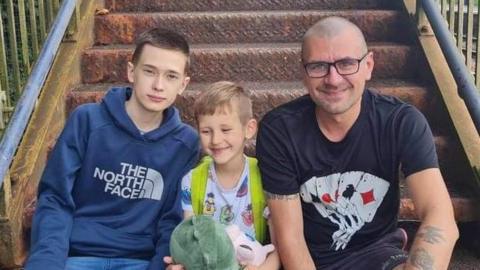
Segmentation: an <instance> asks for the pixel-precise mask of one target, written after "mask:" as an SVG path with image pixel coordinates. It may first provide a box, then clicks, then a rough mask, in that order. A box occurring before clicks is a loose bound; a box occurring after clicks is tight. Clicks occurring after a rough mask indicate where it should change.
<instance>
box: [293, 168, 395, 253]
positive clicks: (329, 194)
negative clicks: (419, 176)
mask: <svg viewBox="0 0 480 270" xmlns="http://www.w3.org/2000/svg"><path fill="white" fill-rule="evenodd" d="M389 186H390V183H389V182H387V181H385V180H384V179H382V178H379V177H377V176H375V175H372V174H369V173H366V172H361V171H351V172H345V173H335V174H331V175H327V176H322V177H315V176H314V177H312V178H310V179H309V180H308V181H306V182H305V183H303V185H302V186H301V187H300V196H301V197H302V200H303V201H304V202H306V203H312V204H313V205H314V206H315V209H317V211H318V212H319V213H320V215H321V216H322V217H324V218H328V219H329V220H330V221H331V222H332V223H334V224H337V225H338V230H337V231H336V232H334V233H333V234H332V241H333V242H332V247H334V248H335V250H339V249H345V247H346V246H347V244H348V242H350V239H351V238H352V236H353V235H354V234H355V233H356V232H357V231H358V230H360V229H361V228H362V227H363V226H364V225H365V223H367V222H371V221H372V220H373V217H374V216H375V213H376V211H377V209H378V207H379V206H380V204H381V203H382V201H383V198H384V197H385V194H386V193H387V191H388V188H389Z"/></svg>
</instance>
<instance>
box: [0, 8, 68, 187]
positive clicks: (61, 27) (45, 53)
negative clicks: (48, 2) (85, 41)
mask: <svg viewBox="0 0 480 270" xmlns="http://www.w3.org/2000/svg"><path fill="white" fill-rule="evenodd" d="M75 7H76V0H65V1H63V2H62V5H61V7H60V9H59V11H58V13H57V16H56V18H55V21H54V23H53V26H52V30H51V31H50V33H49V34H48V36H47V38H46V40H45V43H44V45H43V48H42V50H41V52H40V55H39V57H38V60H37V62H36V63H35V65H34V66H33V69H32V73H31V75H30V77H29V78H28V81H27V83H26V85H25V89H24V91H23V94H22V96H21V97H20V99H19V101H18V103H17V105H16V107H15V111H14V112H13V115H12V118H11V120H10V124H9V125H8V127H7V130H6V131H5V133H4V135H3V138H2V141H1V142H0V187H2V184H3V180H4V178H5V176H6V175H7V171H8V169H9V168H10V165H11V162H12V159H13V156H14V154H15V151H16V149H17V147H18V145H19V143H20V140H21V138H22V134H23V133H24V131H25V128H26V126H27V123H28V120H29V118H30V116H31V114H32V112H33V109H34V106H35V102H36V101H37V99H38V96H39V94H40V90H41V88H42V86H43V84H44V83H45V80H46V78H47V75H48V72H49V71H50V68H51V67H52V63H53V60H54V59H55V55H56V54H57V51H58V48H59V47H60V43H61V41H62V38H63V36H64V34H65V32H66V30H67V27H68V24H69V22H70V19H71V18H72V14H73V12H74V10H75Z"/></svg>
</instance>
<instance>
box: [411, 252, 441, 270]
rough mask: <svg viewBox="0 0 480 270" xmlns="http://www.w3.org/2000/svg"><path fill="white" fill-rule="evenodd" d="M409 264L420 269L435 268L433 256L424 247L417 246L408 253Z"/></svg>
mask: <svg viewBox="0 0 480 270" xmlns="http://www.w3.org/2000/svg"><path fill="white" fill-rule="evenodd" d="M409 261H410V264H411V265H413V266H415V267H416V268H418V269H420V270H435V268H433V257H432V255H430V253H428V251H426V250H425V249H424V248H418V249H416V250H414V251H413V252H411V253H410V257H409Z"/></svg>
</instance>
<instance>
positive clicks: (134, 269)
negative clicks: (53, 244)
mask: <svg viewBox="0 0 480 270" xmlns="http://www.w3.org/2000/svg"><path fill="white" fill-rule="evenodd" d="M148 264H149V262H148V261H144V260H138V259H124V258H101V257H69V258H68V259H67V264H66V266H65V270H146V269H147V268H148Z"/></svg>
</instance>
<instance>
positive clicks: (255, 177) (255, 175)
mask: <svg viewBox="0 0 480 270" xmlns="http://www.w3.org/2000/svg"><path fill="white" fill-rule="evenodd" d="M248 167H249V170H250V192H251V193H252V194H251V200H252V212H253V225H254V227H255V236H256V238H257V240H258V241H259V242H260V243H264V241H265V239H266V233H267V221H266V220H265V218H264V217H263V211H264V209H265V205H266V203H265V195H264V193H263V187H262V179H261V177H260V170H259V169H258V166H257V159H255V158H251V157H249V158H248Z"/></svg>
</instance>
